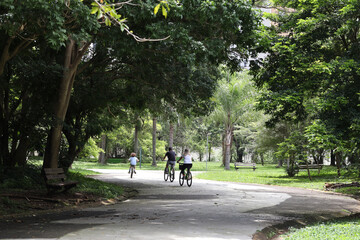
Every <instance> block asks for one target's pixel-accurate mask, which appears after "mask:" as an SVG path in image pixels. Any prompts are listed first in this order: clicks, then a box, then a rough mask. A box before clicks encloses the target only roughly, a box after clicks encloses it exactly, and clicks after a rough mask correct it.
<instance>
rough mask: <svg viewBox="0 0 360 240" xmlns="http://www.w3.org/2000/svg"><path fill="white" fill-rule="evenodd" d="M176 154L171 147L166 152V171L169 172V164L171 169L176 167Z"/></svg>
mask: <svg viewBox="0 0 360 240" xmlns="http://www.w3.org/2000/svg"><path fill="white" fill-rule="evenodd" d="M175 156H176V154H175V152H174V151H173V150H172V147H169V151H168V152H166V154H165V156H164V160H165V158H166V157H167V158H168V161H167V162H166V167H165V171H168V169H169V168H168V167H169V164H170V165H171V167H175V164H176V158H175Z"/></svg>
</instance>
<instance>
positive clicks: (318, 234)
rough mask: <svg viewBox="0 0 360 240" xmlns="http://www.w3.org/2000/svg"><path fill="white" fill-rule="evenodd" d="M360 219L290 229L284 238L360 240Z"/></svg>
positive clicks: (289, 239) (354, 217)
mask: <svg viewBox="0 0 360 240" xmlns="http://www.w3.org/2000/svg"><path fill="white" fill-rule="evenodd" d="M359 226H360V218H359V215H357V216H350V217H344V218H339V219H334V220H330V221H327V222H319V223H315V224H312V225H310V226H307V227H305V228H302V229H290V232H289V233H288V234H286V235H285V236H284V239H285V240H324V239H326V240H359V239H360V227H359Z"/></svg>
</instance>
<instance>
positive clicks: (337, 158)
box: [335, 151, 342, 177]
mask: <svg viewBox="0 0 360 240" xmlns="http://www.w3.org/2000/svg"><path fill="white" fill-rule="evenodd" d="M341 160H342V156H341V153H340V152H338V151H336V152H335V161H336V167H337V175H338V177H340V176H341V172H340V168H341Z"/></svg>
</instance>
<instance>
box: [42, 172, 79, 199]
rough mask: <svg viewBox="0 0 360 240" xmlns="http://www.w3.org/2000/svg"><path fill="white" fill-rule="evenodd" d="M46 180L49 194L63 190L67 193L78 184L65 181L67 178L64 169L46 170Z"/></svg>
mask: <svg viewBox="0 0 360 240" xmlns="http://www.w3.org/2000/svg"><path fill="white" fill-rule="evenodd" d="M44 178H45V184H46V188H47V189H48V193H50V192H52V191H56V190H62V189H63V191H64V192H66V191H67V190H69V189H70V188H72V187H75V186H76V185H77V183H78V182H75V181H65V178H66V176H65V173H64V169H62V168H44Z"/></svg>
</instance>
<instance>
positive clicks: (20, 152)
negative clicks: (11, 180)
mask: <svg viewBox="0 0 360 240" xmlns="http://www.w3.org/2000/svg"><path fill="white" fill-rule="evenodd" d="M28 145H29V138H28V137H26V136H25V137H21V138H20V141H19V145H18V147H17V148H16V151H15V154H14V161H15V162H16V163H17V164H18V165H19V166H25V164H26V156H27V150H28Z"/></svg>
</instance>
